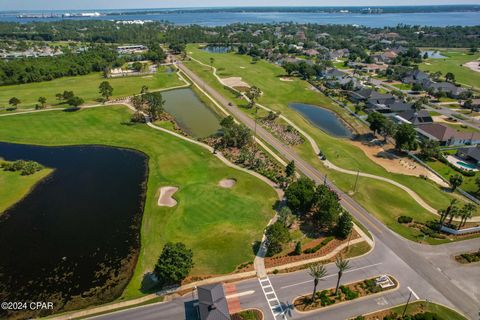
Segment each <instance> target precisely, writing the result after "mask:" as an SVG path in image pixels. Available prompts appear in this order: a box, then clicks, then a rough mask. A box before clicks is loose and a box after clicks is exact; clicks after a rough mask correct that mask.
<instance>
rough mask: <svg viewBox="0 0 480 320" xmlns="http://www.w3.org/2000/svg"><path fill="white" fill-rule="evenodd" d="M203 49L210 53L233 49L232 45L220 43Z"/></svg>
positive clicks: (225, 51)
mask: <svg viewBox="0 0 480 320" xmlns="http://www.w3.org/2000/svg"><path fill="white" fill-rule="evenodd" d="M202 50H203V51H207V52H208V53H227V52H230V51H232V47H230V46H220V45H217V46H215V45H211V46H206V47H204V48H202Z"/></svg>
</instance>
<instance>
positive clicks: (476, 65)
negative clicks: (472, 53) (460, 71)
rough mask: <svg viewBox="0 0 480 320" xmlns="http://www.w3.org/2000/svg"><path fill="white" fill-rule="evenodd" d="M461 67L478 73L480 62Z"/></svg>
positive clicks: (472, 62) (468, 63)
mask: <svg viewBox="0 0 480 320" xmlns="http://www.w3.org/2000/svg"><path fill="white" fill-rule="evenodd" d="M463 66H464V67H467V68H468V69H470V70H472V71H475V72H480V60H477V61H471V62H467V63H465V64H464V65H463Z"/></svg>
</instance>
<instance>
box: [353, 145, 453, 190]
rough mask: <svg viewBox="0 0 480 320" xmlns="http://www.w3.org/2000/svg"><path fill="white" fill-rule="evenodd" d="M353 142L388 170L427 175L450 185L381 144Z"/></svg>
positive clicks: (439, 182) (412, 174)
mask: <svg viewBox="0 0 480 320" xmlns="http://www.w3.org/2000/svg"><path fill="white" fill-rule="evenodd" d="M351 143H352V144H353V145H355V146H357V147H359V148H360V149H362V151H363V152H364V153H365V154H366V155H367V157H368V158H369V159H370V160H372V161H373V162H375V163H376V164H378V165H380V166H382V167H383V168H384V169H385V170H387V171H388V172H392V173H400V174H404V175H408V176H415V177H419V176H425V177H427V178H428V179H430V180H432V181H434V182H435V183H437V184H439V185H440V186H442V187H448V185H447V183H445V181H443V180H442V179H440V178H439V177H437V176H436V175H435V174H433V173H432V172H430V171H429V170H428V169H427V168H425V167H424V166H422V165H420V164H419V163H417V162H415V161H413V160H411V159H410V158H407V157H399V156H397V155H395V154H393V153H391V152H387V151H385V149H384V148H383V147H382V146H379V145H372V144H366V143H365V142H360V141H351Z"/></svg>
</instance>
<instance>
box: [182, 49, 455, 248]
mask: <svg viewBox="0 0 480 320" xmlns="http://www.w3.org/2000/svg"><path fill="white" fill-rule="evenodd" d="M187 52H189V53H190V55H191V56H193V57H194V58H195V59H198V60H200V61H202V62H204V63H206V64H208V63H209V58H210V56H213V57H214V58H215V66H216V67H217V68H218V74H219V75H220V76H221V77H222V78H223V77H230V76H241V77H242V79H243V80H244V81H246V82H247V83H248V84H250V85H255V86H258V87H259V88H260V89H261V90H262V92H263V95H262V97H261V99H260V101H259V102H260V103H261V104H264V105H266V106H267V107H269V108H271V109H273V110H276V111H281V113H282V114H283V115H285V116H286V117H288V118H289V119H291V120H292V121H294V122H295V124H297V125H298V126H299V127H300V128H302V129H303V130H304V131H305V132H307V133H308V134H309V135H310V136H312V137H313V138H314V139H315V141H316V142H317V144H318V145H319V147H320V149H321V150H322V152H323V153H324V154H326V156H327V159H329V160H330V161H331V162H333V163H335V164H336V165H338V166H340V167H342V168H345V169H350V170H355V171H356V170H360V171H362V172H367V173H371V174H375V175H379V176H383V177H387V178H390V179H393V180H395V181H398V182H400V183H402V184H403V185H406V186H408V187H409V188H411V189H412V190H414V191H415V192H416V193H417V194H419V195H420V196H421V197H422V198H423V199H424V200H425V201H426V202H427V203H428V204H429V205H430V206H432V207H434V208H436V209H441V208H445V207H446V206H448V204H449V202H450V199H452V197H455V198H460V199H464V198H462V197H460V196H459V195H458V194H453V195H452V194H450V193H445V192H443V191H442V190H441V189H440V188H439V187H438V186H437V185H436V184H434V183H433V182H430V181H425V180H423V179H421V178H417V177H412V176H406V175H401V174H393V173H389V172H387V171H386V170H385V169H384V168H383V167H381V166H379V165H378V164H376V163H374V162H372V161H371V160H370V159H369V158H368V157H367V156H366V155H365V154H364V152H363V151H362V150H360V149H359V148H357V147H356V146H354V145H352V144H351V143H350V142H349V141H348V140H345V139H339V138H335V137H332V136H330V135H328V134H326V133H324V132H323V131H321V130H319V129H318V128H316V127H314V126H313V125H312V124H311V123H310V122H309V121H307V120H306V119H304V118H303V117H302V116H301V115H300V114H299V113H297V112H295V111H293V110H292V109H290V108H289V107H288V103H290V102H303V103H310V104H316V105H319V106H322V107H326V108H329V109H331V110H333V111H335V112H337V113H338V114H339V115H340V116H342V117H343V118H344V119H345V120H346V121H347V122H349V123H353V124H354V126H355V127H358V128H363V130H365V127H364V126H363V125H362V124H360V123H359V122H358V120H352V118H351V117H350V116H349V115H347V114H346V112H345V110H344V109H342V108H340V107H339V106H337V105H335V104H333V103H332V101H331V100H329V99H328V98H327V97H325V96H324V95H323V94H321V93H320V92H318V91H315V90H313V89H312V88H311V87H310V85H309V84H308V83H306V82H305V81H301V80H299V79H294V81H291V82H283V81H280V79H279V77H280V76H281V75H283V74H284V72H283V70H282V68H280V67H279V66H276V65H273V64H270V63H267V62H265V61H258V62H257V63H256V64H251V63H250V59H249V57H246V56H242V55H237V54H234V53H229V54H209V53H208V52H205V51H202V50H199V49H198V48H197V47H196V45H189V46H188V49H187ZM186 65H187V66H188V67H189V68H190V69H191V70H193V71H194V72H195V73H197V75H199V76H200V77H202V78H203V79H204V80H205V81H207V82H208V83H209V84H210V85H211V86H213V87H214V88H216V89H217V90H218V91H219V92H221V93H222V94H223V95H224V96H226V97H228V98H229V99H231V100H232V101H233V102H235V103H237V104H239V105H240V106H241V105H244V104H245V102H244V101H242V100H240V99H237V98H235V95H234V94H232V93H231V92H230V91H228V90H226V89H225V88H224V87H223V86H222V85H221V84H220V83H219V82H218V81H217V79H216V78H215V77H214V76H213V75H212V73H211V69H210V68H209V67H205V66H202V65H200V64H198V63H197V62H194V61H189V62H186ZM244 110H245V109H244ZM245 112H246V113H247V114H251V113H252V111H249V110H245ZM294 149H295V150H296V151H297V152H298V153H299V154H300V155H301V156H302V157H303V158H304V159H305V160H307V161H309V162H310V163H311V164H312V165H314V166H315V167H316V168H318V169H319V170H320V171H322V172H324V173H326V174H328V176H329V178H330V179H332V180H335V182H336V184H337V185H338V186H339V187H340V188H342V190H344V191H346V192H348V191H349V190H352V189H353V185H354V181H355V177H354V176H350V175H346V174H342V173H338V172H336V171H332V170H328V169H326V168H325V167H324V166H323V165H322V164H321V162H320V161H319V160H318V157H317V156H316V155H315V154H314V152H313V150H312V148H311V146H310V144H308V143H304V144H302V145H299V146H296V147H294ZM368 181H369V182H370V181H372V182H374V183H371V184H370V183H369V188H368V189H367V188H366V189H362V190H360V191H359V192H358V193H357V195H358V199H357V200H358V201H359V202H360V203H361V204H362V205H363V206H365V207H368V208H369V210H371V212H372V213H373V214H374V215H375V216H377V217H379V218H380V219H385V221H390V222H391V225H393V224H396V222H395V221H396V220H395V219H394V217H393V218H392V217H391V214H390V209H391V208H392V203H394V204H396V206H395V208H394V209H395V217H396V216H399V215H410V214H411V211H412V210H413V211H415V212H416V213H417V215H422V217H421V218H420V217H419V219H418V221H422V222H424V221H427V220H431V219H434V216H433V215H432V214H430V213H428V212H427V211H425V210H424V209H423V208H422V207H420V206H419V205H418V204H417V203H416V202H415V200H413V199H412V198H411V197H410V196H409V195H408V194H407V193H405V192H404V191H403V190H400V189H399V188H397V187H395V186H393V185H391V184H388V183H385V182H381V181H378V180H373V179H368ZM377 194H384V195H385V196H383V197H379V196H375V195H377ZM371 197H374V199H373V198H371ZM392 198H395V199H397V200H398V201H393V202H392V201H390V199H392ZM370 202H374V204H373V205H372V204H370ZM394 220H395V221H394ZM405 229H406V228H405ZM397 230H398V232H400V234H401V235H403V236H405V237H407V238H409V239H411V240H417V239H416V236H417V235H418V232H417V231H415V230H413V231H415V232H413V231H406V230H404V228H403V227H402V226H401V225H399V226H397Z"/></svg>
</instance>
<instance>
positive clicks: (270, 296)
mask: <svg viewBox="0 0 480 320" xmlns="http://www.w3.org/2000/svg"><path fill="white" fill-rule="evenodd" d="M258 282H259V283H260V287H262V291H263V294H264V295H265V299H267V302H268V306H269V307H270V310H271V311H272V315H273V318H274V319H275V320H286V319H287V318H286V317H285V310H283V307H282V304H281V303H280V301H279V300H278V297H277V294H276V293H275V290H274V289H273V286H272V283H271V282H270V279H269V278H268V276H267V277H265V278H259V279H258Z"/></svg>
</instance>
